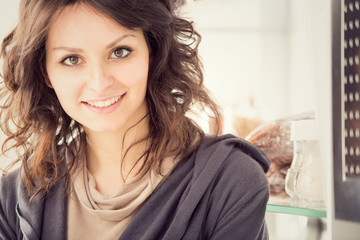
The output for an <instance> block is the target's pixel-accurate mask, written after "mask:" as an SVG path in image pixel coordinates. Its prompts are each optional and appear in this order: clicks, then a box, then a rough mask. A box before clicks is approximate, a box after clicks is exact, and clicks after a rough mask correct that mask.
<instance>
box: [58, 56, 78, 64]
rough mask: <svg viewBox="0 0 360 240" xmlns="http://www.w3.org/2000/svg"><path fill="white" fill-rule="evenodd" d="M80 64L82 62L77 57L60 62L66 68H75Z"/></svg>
mask: <svg viewBox="0 0 360 240" xmlns="http://www.w3.org/2000/svg"><path fill="white" fill-rule="evenodd" d="M81 62H82V60H81V59H80V58H79V57H77V56H69V57H66V58H65V59H64V60H62V61H61V63H62V64H64V65H67V66H75V65H78V64H80V63H81Z"/></svg>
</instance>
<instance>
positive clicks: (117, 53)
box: [110, 48, 132, 58]
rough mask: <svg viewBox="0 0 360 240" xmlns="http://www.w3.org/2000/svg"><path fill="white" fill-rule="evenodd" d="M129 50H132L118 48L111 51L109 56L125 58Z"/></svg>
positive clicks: (129, 52)
mask: <svg viewBox="0 0 360 240" xmlns="http://www.w3.org/2000/svg"><path fill="white" fill-rule="evenodd" d="M131 52H132V50H131V49H128V48H118V49H115V50H114V51H113V52H112V53H111V55H110V58H126V57H128V56H129V55H130V54H131Z"/></svg>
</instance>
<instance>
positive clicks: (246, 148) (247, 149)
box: [199, 134, 270, 173]
mask: <svg viewBox="0 0 360 240" xmlns="http://www.w3.org/2000/svg"><path fill="white" fill-rule="evenodd" d="M207 141H208V144H209V145H213V149H214V150H215V151H216V149H218V147H219V145H222V147H221V149H222V151H224V150H225V151H229V152H230V151H232V150H233V149H234V148H237V149H240V150H241V151H242V152H243V153H245V154H246V155H248V156H250V157H251V158H252V159H253V160H255V161H256V162H257V163H258V164H259V165H260V166H261V167H262V169H263V170H264V173H267V171H268V170H269V167H270V160H269V159H268V157H267V156H266V154H265V153H264V152H263V151H261V150H260V149H259V148H257V147H256V146H255V145H253V144H251V143H250V142H248V141H246V140H244V139H241V138H238V137H236V136H234V135H232V134H226V135H223V136H220V137H213V138H208V139H207ZM208 144H204V145H208ZM200 149H201V147H200ZM200 149H199V150H200ZM209 156H210V154H209Z"/></svg>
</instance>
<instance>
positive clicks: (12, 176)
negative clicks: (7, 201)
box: [0, 168, 20, 199]
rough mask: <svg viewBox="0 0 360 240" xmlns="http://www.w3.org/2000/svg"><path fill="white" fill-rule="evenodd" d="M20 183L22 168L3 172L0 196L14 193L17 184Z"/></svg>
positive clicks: (0, 180)
mask: <svg viewBox="0 0 360 240" xmlns="http://www.w3.org/2000/svg"><path fill="white" fill-rule="evenodd" d="M19 183H20V169H19V168H18V169H15V170H13V171H11V172H7V173H3V174H2V175H1V176H0V198H1V199H3V197H4V194H5V195H6V196H9V195H12V194H13V193H15V192H16V188H17V186H19Z"/></svg>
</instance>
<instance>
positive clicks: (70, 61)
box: [60, 47, 133, 67]
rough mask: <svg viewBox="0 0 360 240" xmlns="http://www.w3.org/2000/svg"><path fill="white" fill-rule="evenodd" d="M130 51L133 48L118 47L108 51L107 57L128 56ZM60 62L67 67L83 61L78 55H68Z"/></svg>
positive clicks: (121, 57)
mask: <svg viewBox="0 0 360 240" xmlns="http://www.w3.org/2000/svg"><path fill="white" fill-rule="evenodd" d="M132 52H133V50H132V49H131V48H128V47H118V48H116V49H115V50H113V51H112V52H111V53H110V55H109V59H125V58H127V57H129V56H130V55H131V53H132ZM60 63H61V64H63V65H65V66H67V67H74V66H77V65H79V64H81V63H83V60H82V59H81V57H80V56H78V55H69V56H66V57H65V58H63V59H62V60H61V61H60Z"/></svg>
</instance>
